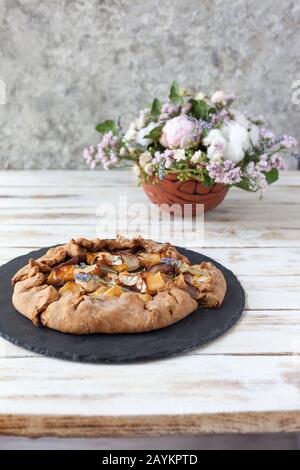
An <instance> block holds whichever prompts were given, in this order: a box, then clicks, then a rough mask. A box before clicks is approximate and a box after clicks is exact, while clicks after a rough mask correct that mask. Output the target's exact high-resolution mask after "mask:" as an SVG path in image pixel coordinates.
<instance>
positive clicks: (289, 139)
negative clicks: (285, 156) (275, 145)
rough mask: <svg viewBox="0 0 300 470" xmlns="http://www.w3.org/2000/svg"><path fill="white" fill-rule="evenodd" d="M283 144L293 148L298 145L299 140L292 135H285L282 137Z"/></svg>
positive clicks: (287, 147) (285, 146)
mask: <svg viewBox="0 0 300 470" xmlns="http://www.w3.org/2000/svg"><path fill="white" fill-rule="evenodd" d="M280 143H281V145H282V147H284V148H286V149H292V148H293V147H297V145H298V142H297V140H296V139H295V138H294V137H291V136H290V135H283V136H282V138H281V142H280Z"/></svg>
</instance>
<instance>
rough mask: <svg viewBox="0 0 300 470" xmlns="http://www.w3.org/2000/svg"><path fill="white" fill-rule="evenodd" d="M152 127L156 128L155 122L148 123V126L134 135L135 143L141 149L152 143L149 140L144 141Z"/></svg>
mask: <svg viewBox="0 0 300 470" xmlns="http://www.w3.org/2000/svg"><path fill="white" fill-rule="evenodd" d="M154 127H157V123H156V122H150V124H148V126H146V127H144V128H143V129H141V130H140V131H138V133H137V134H136V137H135V141H136V143H137V144H139V145H141V146H142V147H147V146H148V145H149V144H151V143H152V142H153V141H152V140H151V139H146V138H145V136H146V135H148V134H149V133H150V132H151V131H152V129H154Z"/></svg>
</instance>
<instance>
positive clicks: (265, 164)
mask: <svg viewBox="0 0 300 470" xmlns="http://www.w3.org/2000/svg"><path fill="white" fill-rule="evenodd" d="M256 168H257V169H258V170H259V171H271V170H272V165H271V162H270V161H269V157H268V155H267V154H266V153H264V154H263V155H261V156H260V157H259V162H258V163H257V164H256Z"/></svg>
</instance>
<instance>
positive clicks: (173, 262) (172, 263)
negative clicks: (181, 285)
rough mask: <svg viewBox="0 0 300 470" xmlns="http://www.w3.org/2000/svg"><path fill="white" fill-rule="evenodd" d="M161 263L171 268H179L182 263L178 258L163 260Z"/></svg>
mask: <svg viewBox="0 0 300 470" xmlns="http://www.w3.org/2000/svg"><path fill="white" fill-rule="evenodd" d="M160 262H161V263H163V264H168V265H169V266H177V267H178V268H179V267H180V266H181V261H180V260H178V259H176V258H161V260H160Z"/></svg>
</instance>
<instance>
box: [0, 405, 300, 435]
mask: <svg viewBox="0 0 300 470" xmlns="http://www.w3.org/2000/svg"><path fill="white" fill-rule="evenodd" d="M299 430H300V412H299V411H298V410H296V411H290V412H285V413H280V412H270V413H264V412H259V413H215V414H201V415H173V416H166V415H161V416H142V415H141V416H126V417H124V416H116V417H105V416H93V417H92V418H90V417H84V416H81V417H74V416H58V417H57V416H55V417H53V416H47V415H40V416H32V415H0V435H6V436H7V435H11V436H26V437H45V436H47V437H64V438H66V437H84V438H89V437H93V438H94V437H143V436H148V437H151V436H154V437H157V436H172V435H174V436H192V435H201V434H220V433H224V434H233V435H234V434H244V433H247V434H251V433H255V434H257V433H277V432H280V433H292V432H299Z"/></svg>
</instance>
